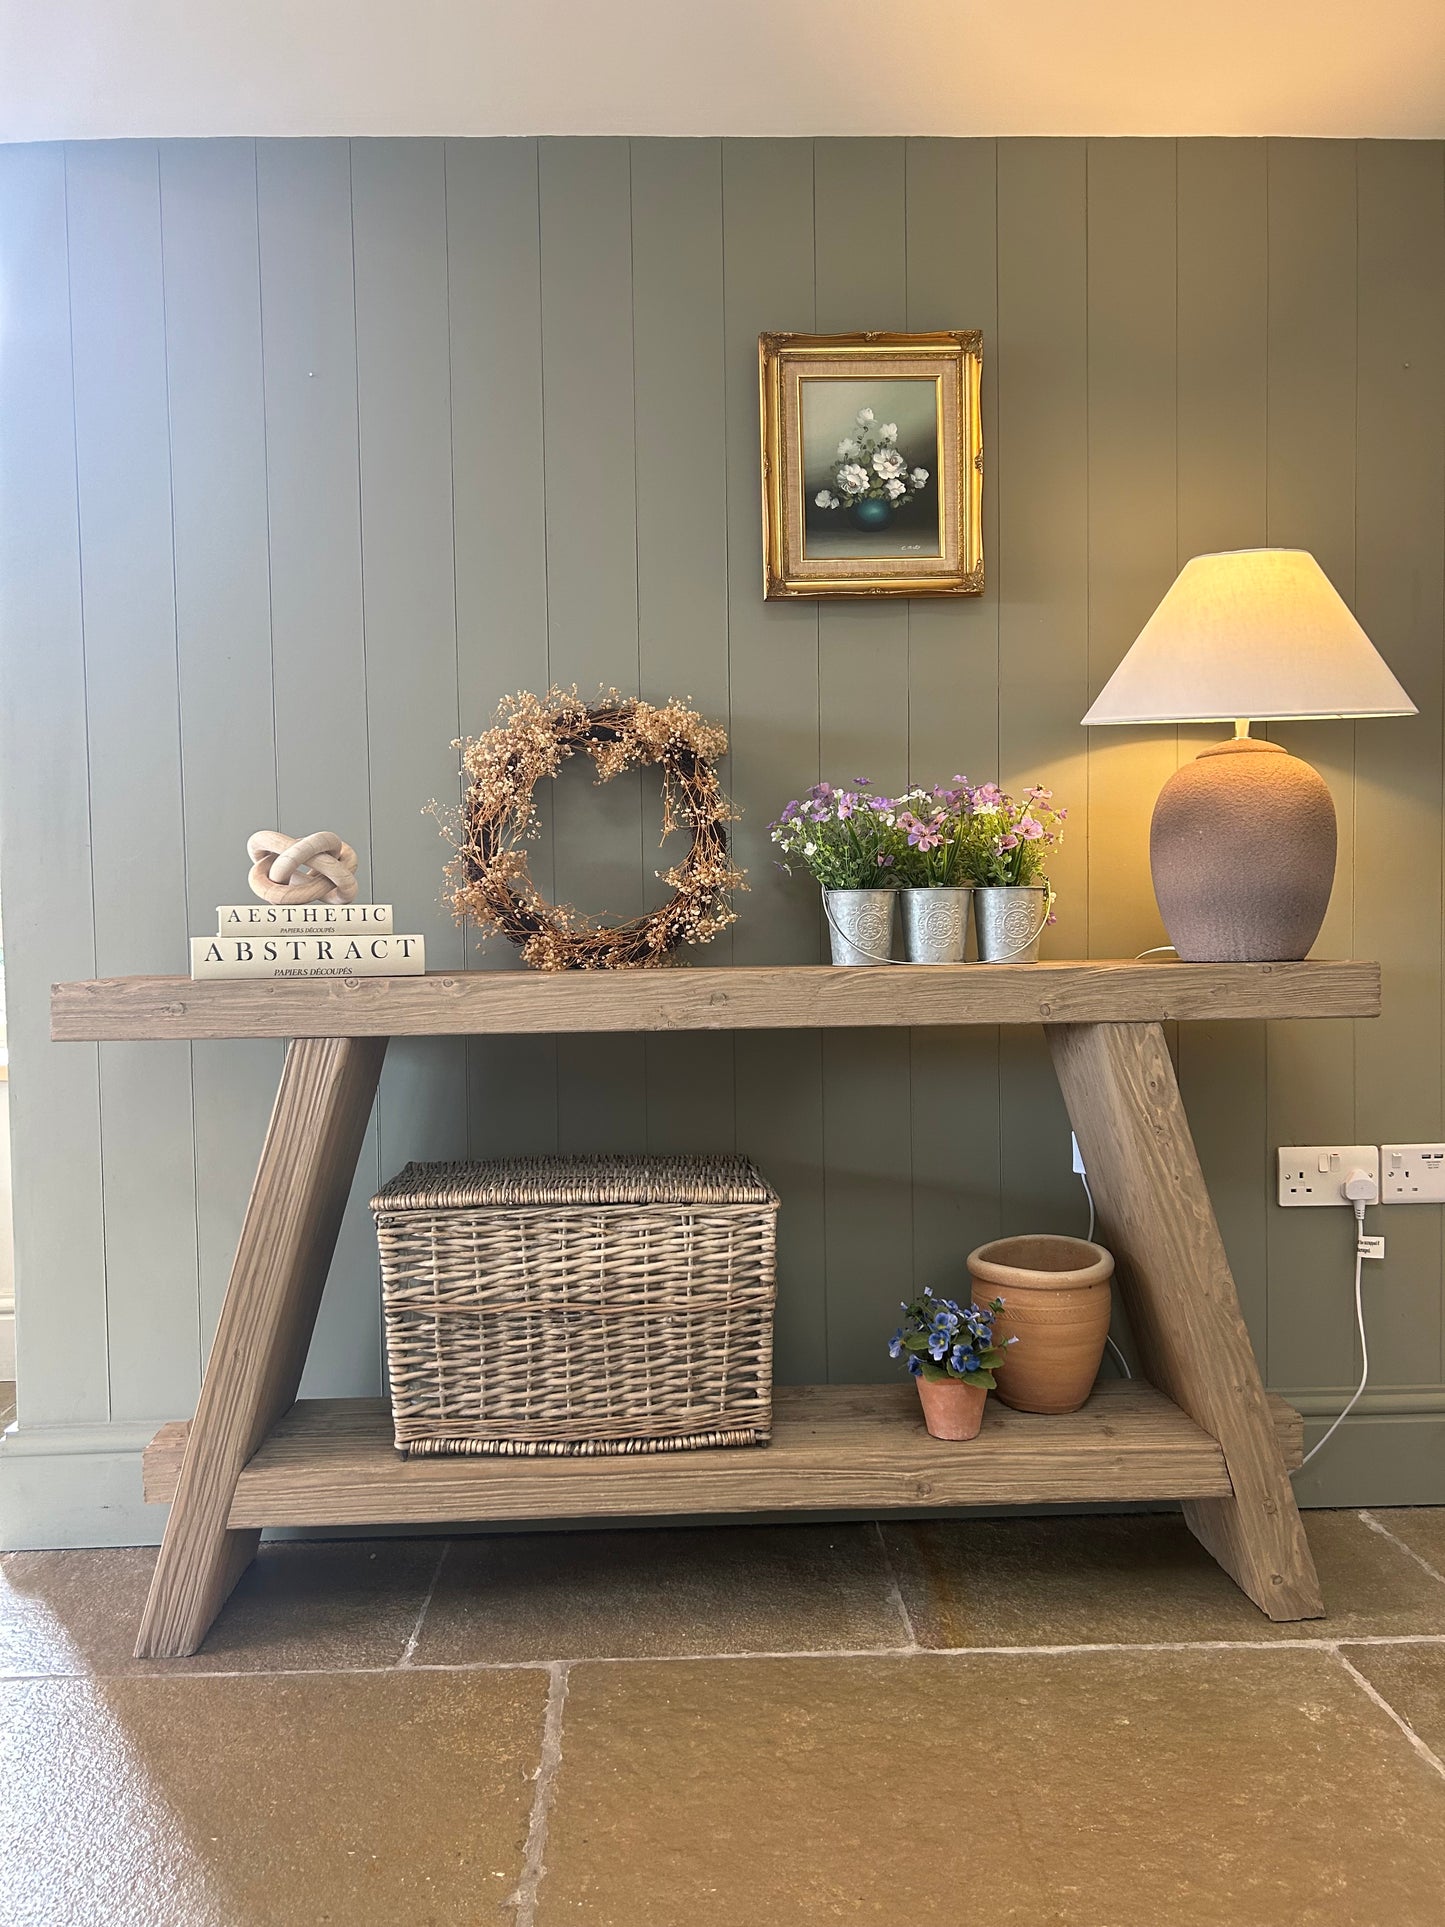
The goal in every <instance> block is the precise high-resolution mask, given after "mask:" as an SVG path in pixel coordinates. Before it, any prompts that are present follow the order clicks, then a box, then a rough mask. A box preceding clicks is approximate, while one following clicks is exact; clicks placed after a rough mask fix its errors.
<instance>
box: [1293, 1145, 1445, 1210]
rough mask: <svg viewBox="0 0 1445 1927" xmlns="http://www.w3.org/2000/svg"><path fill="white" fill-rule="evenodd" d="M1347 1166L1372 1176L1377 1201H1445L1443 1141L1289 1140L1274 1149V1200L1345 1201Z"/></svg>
mask: <svg viewBox="0 0 1445 1927" xmlns="http://www.w3.org/2000/svg"><path fill="white" fill-rule="evenodd" d="M1352 1171H1363V1172H1364V1173H1365V1175H1366V1176H1367V1177H1369V1178H1373V1179H1374V1182H1375V1187H1376V1195H1377V1196H1378V1198H1379V1201H1380V1203H1381V1204H1445V1144H1385V1145H1381V1146H1380V1147H1379V1148H1378V1149H1377V1148H1376V1147H1375V1146H1374V1145H1373V1144H1290V1145H1283V1146H1281V1148H1280V1153H1279V1201H1280V1203H1281V1204H1282V1205H1284V1206H1285V1207H1286V1209H1293V1208H1296V1207H1298V1206H1300V1205H1318V1204H1348V1203H1349V1202H1350V1200H1349V1199H1348V1198H1347V1197H1346V1196H1345V1182H1346V1180H1347V1179H1348V1177H1349V1176H1350V1173H1351V1172H1352Z"/></svg>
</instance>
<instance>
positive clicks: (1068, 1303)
mask: <svg viewBox="0 0 1445 1927" xmlns="http://www.w3.org/2000/svg"><path fill="white" fill-rule="evenodd" d="M968 1269H969V1274H970V1276H971V1277H972V1279H973V1281H974V1287H975V1289H974V1296H975V1298H976V1299H978V1300H979V1301H980V1302H981V1303H982V1302H984V1301H986V1300H988V1299H990V1298H995V1297H997V1298H1002V1300H1003V1310H1002V1311H1001V1312H999V1313H997V1315H996V1316H995V1318H994V1324H993V1329H994V1342H995V1344H999V1345H1002V1344H1004V1343H1006V1342H1007V1340H1009V1339H1010V1338H1017V1339H1018V1341H1019V1342H1018V1344H1017V1345H1013V1346H1010V1347H1009V1352H1008V1356H1007V1357H1006V1358H1005V1360H1004V1362H1003V1364H1002V1365H1000V1366H998V1367H996V1377H997V1379H998V1395H999V1397H1000V1398H1001V1399H1002V1400H1003V1402H1004V1404H1005V1405H1011V1406H1012V1407H1013V1408H1014V1410H1015V1411H1016V1412H1076V1411H1077V1410H1078V1409H1079V1407H1080V1406H1081V1405H1082V1404H1083V1402H1084V1400H1085V1399H1086V1398H1087V1397H1088V1396H1089V1393H1090V1392H1091V1391H1092V1390H1093V1386H1094V1380H1095V1379H1096V1378H1097V1377H1098V1373H1099V1361H1100V1359H1101V1358H1102V1357H1103V1356H1104V1340H1105V1338H1106V1337H1107V1336H1108V1331H1109V1312H1110V1309H1111V1302H1110V1301H1111V1296H1112V1294H1111V1293H1110V1290H1109V1280H1110V1279H1111V1278H1112V1277H1113V1275H1114V1260H1113V1256H1112V1255H1111V1254H1110V1253H1109V1252H1107V1251H1105V1249H1104V1247H1103V1246H1102V1245H1095V1244H1088V1243H1086V1242H1085V1240H1084V1239H1082V1238H1059V1237H1054V1236H1052V1235H1050V1234H1047V1233H1038V1234H1036V1235H1034V1236H1032V1237H1024V1238H996V1239H994V1241H993V1243H992V1244H986V1245H980V1246H979V1247H978V1249H977V1251H971V1252H970V1253H969V1255H968Z"/></svg>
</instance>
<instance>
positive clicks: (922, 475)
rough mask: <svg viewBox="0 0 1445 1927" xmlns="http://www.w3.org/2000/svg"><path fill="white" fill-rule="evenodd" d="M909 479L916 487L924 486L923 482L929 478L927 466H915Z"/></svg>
mask: <svg viewBox="0 0 1445 1927" xmlns="http://www.w3.org/2000/svg"><path fill="white" fill-rule="evenodd" d="M908 479H909V481H910V482H912V484H913V486H914V487H915V488H922V487H923V484H924V483H925V482H926V481H927V480H928V470H927V469H926V468H915V469H914V471H913V473H912V474H911V475H910V476H909V478H908Z"/></svg>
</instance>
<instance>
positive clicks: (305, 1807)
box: [0, 1672, 547, 1927]
mask: <svg viewBox="0 0 1445 1927" xmlns="http://www.w3.org/2000/svg"><path fill="white" fill-rule="evenodd" d="M546 1689H547V1676H546V1674H545V1673H540V1672H512V1673H430V1674H428V1673H413V1672H393V1673H372V1674H352V1675H349V1676H346V1675H333V1676H331V1677H322V1676H318V1677H313V1678H306V1679H275V1678H247V1679H215V1678H210V1679H207V1678H192V1679H166V1680H158V1679H109V1680H101V1679H88V1680H79V1679H45V1680H12V1681H9V1682H0V1759H4V1761H5V1764H4V1767H3V1769H0V1785H3V1786H4V1789H5V1791H4V1797H3V1799H0V1919H3V1920H5V1921H6V1922H14V1923H17V1927H18V1923H24V1927H101V1924H102V1923H103V1927H323V1923H335V1927H363V1924H366V1927H369V1923H372V1922H377V1923H382V1922H388V1923H390V1922H396V1923H406V1927H423V1923H425V1927H454V1924H455V1927H461V1924H462V1923H465V1927H490V1924H491V1923H500V1922H503V1921H506V1922H508V1923H510V1922H511V1921H512V1919H513V1914H512V1911H511V1909H510V1908H509V1907H508V1906H507V1904H506V1903H507V1898H508V1896H509V1895H510V1894H511V1893H512V1892H513V1890H514V1889H515V1886H516V1883H517V1879H518V1877H519V1874H520V1872H521V1866H522V1857H523V1851H524V1846H525V1841H526V1834H527V1824H528V1818H529V1815H530V1812H531V1803H532V1795H533V1775H534V1774H535V1772H536V1770H537V1766H538V1757H539V1751H540V1740H541V1730H542V1714H543V1707H544V1704H545V1698H546Z"/></svg>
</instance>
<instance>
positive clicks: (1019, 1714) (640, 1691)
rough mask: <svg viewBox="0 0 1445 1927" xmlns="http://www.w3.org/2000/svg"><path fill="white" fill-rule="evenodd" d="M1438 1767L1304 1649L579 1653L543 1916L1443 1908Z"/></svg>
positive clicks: (1083, 1914)
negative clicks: (688, 1656) (735, 1655)
mask: <svg viewBox="0 0 1445 1927" xmlns="http://www.w3.org/2000/svg"><path fill="white" fill-rule="evenodd" d="M1442 1857H1445V1781H1442V1780H1441V1779H1440V1777H1439V1776H1438V1775H1437V1774H1436V1773H1435V1772H1434V1771H1433V1770H1432V1769H1431V1768H1430V1767H1429V1766H1428V1764H1427V1763H1426V1762H1424V1761H1423V1760H1422V1759H1421V1758H1420V1757H1419V1755H1418V1754H1417V1753H1416V1752H1415V1751H1414V1749H1413V1748H1412V1747H1411V1746H1410V1744H1409V1743H1408V1741H1407V1740H1406V1739H1405V1737H1404V1736H1403V1735H1402V1734H1401V1733H1400V1732H1399V1730H1398V1728H1397V1727H1396V1726H1395V1725H1394V1723H1393V1722H1392V1721H1390V1720H1389V1719H1388V1718H1387V1716H1386V1715H1385V1714H1384V1713H1383V1712H1381V1711H1380V1710H1379V1708H1377V1707H1376V1706H1374V1705H1373V1704H1372V1703H1371V1701H1370V1700H1369V1699H1368V1697H1367V1696H1366V1695H1364V1694H1363V1693H1362V1692H1361V1690H1360V1689H1359V1687H1358V1685H1357V1684H1356V1683H1355V1682H1353V1681H1352V1680H1351V1679H1350V1677H1349V1675H1348V1674H1347V1673H1346V1671H1345V1669H1344V1668H1343V1667H1342V1666H1340V1665H1339V1664H1338V1663H1337V1662H1336V1661H1335V1660H1334V1659H1333V1658H1332V1657H1331V1656H1330V1655H1329V1654H1327V1653H1323V1652H1320V1651H1318V1650H1309V1649H1295V1650H1291V1649H1289V1648H1280V1649H1278V1650H1267V1651H1245V1652H1238V1653H1229V1654H1224V1653H1219V1652H1207V1653H1137V1652H1135V1653H1093V1654H1075V1655H1068V1656H1052V1657H1051V1656H1046V1655H1035V1654H1024V1653H1019V1654H1008V1655H1003V1656H992V1657H988V1658H986V1659H981V1660H980V1659H970V1658H963V1657H960V1658H947V1657H943V1656H936V1655H923V1656H915V1657H913V1658H909V1659H885V1658H876V1659H874V1658H869V1659H852V1660H844V1659H836V1660H835V1659H823V1660H813V1661H808V1660H734V1661H725V1660H724V1661H712V1662H707V1661H691V1662H689V1661H683V1662H680V1663H678V1664H675V1665H670V1666H668V1665H652V1664H646V1663H644V1664H641V1665H636V1666H587V1665H582V1666H578V1667H576V1668H574V1669H573V1671H572V1674H571V1678H570V1684H569V1696H568V1701H567V1707H566V1717H565V1721H564V1725H563V1730H562V1761H561V1766H560V1769H559V1774H558V1780H557V1787H556V1803H555V1806H554V1808H553V1813H552V1820H551V1827H550V1832H549V1837H548V1843H547V1852H546V1860H545V1865H546V1874H545V1878H544V1880H543V1882H542V1886H541V1904H540V1910H539V1914H538V1921H539V1927H563V1923H569V1922H579V1923H585V1924H586V1927H679V1923H683V1922H685V1923H687V1927H738V1923H740V1922H741V1923H746V1924H747V1927H775V1924H776V1927H812V1924H813V1923H815V1922H816V1923H822V1922H829V1923H831V1922H835V1921H840V1920H850V1921H854V1920H856V1921H872V1922H877V1923H880V1927H894V1924H895V1923H897V1924H898V1927H927V1924H928V1923H934V1922H937V1923H947V1927H1008V1924H1010V1923H1012V1924H1013V1927H1162V1923H1165V1922H1167V1923H1168V1927H1284V1924H1285V1923H1288V1927H1382V1924H1383V1923H1385V1922H1389V1923H1390V1927H1439V1920H1440V1905H1439V1900H1440V1888H1439V1869H1440V1866H1441V1864H1442Z"/></svg>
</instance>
